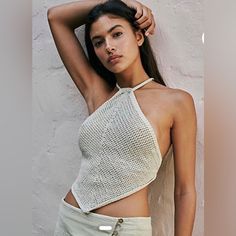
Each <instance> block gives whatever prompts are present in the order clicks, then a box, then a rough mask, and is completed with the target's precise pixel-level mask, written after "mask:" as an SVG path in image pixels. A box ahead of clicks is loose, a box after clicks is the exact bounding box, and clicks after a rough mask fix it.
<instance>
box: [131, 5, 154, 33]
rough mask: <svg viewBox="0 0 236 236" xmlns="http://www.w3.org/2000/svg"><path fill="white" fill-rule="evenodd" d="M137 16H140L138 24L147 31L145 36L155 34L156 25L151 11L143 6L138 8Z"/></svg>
mask: <svg viewBox="0 0 236 236" xmlns="http://www.w3.org/2000/svg"><path fill="white" fill-rule="evenodd" d="M136 15H138V16H140V17H139V19H138V20H137V21H136V22H137V23H138V24H139V27H140V29H145V30H146V32H145V35H146V36H148V35H149V34H154V29H155V26H156V24H155V20H154V17H153V14H152V11H151V9H149V8H147V7H145V6H142V7H140V8H137V13H136ZM136 15H135V16H136Z"/></svg>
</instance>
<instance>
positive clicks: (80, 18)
mask: <svg viewBox="0 0 236 236" xmlns="http://www.w3.org/2000/svg"><path fill="white" fill-rule="evenodd" d="M105 1H106V0H85V1H77V2H71V3H66V4H62V5H58V6H54V7H52V8H49V9H48V11H47V16H48V22H49V26H50V29H51V32H52V36H53V39H54V42H55V45H56V47H57V50H58V53H59V55H60V57H61V59H62V62H63V64H64V65H65V67H66V69H67V71H68V73H69V74H70V76H71V78H72V80H73V81H74V83H75V85H76V86H77V88H78V89H79V91H80V93H81V94H82V96H83V97H84V98H85V100H86V102H87V104H90V103H93V102H92V100H93V99H94V98H92V97H93V96H94V94H93V91H94V90H95V88H96V91H98V92H99V93H101V94H102V93H103V94H104V92H105V91H108V89H109V87H108V84H107V83H106V82H105V80H103V79H102V78H101V77H100V76H99V75H98V74H97V73H96V72H95V70H94V69H93V68H92V66H91V65H90V63H89V61H88V59H87V56H86V54H85V52H84V50H83V48H82V46H81V44H80V42H79V40H78V39H77V37H76V35H75V33H74V30H75V29H76V28H78V27H79V26H81V25H83V24H85V19H86V17H87V15H88V13H89V12H90V10H91V9H92V8H94V7H95V6H96V5H97V4H99V3H103V2H105ZM101 94H100V95H99V94H97V96H98V97H101ZM91 106H93V105H92V104H91Z"/></svg>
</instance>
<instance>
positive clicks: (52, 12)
mask: <svg viewBox="0 0 236 236" xmlns="http://www.w3.org/2000/svg"><path fill="white" fill-rule="evenodd" d="M55 11H56V8H55V7H51V8H49V9H48V10H47V18H48V21H52V20H53V19H54V18H55V15H56V14H55Z"/></svg>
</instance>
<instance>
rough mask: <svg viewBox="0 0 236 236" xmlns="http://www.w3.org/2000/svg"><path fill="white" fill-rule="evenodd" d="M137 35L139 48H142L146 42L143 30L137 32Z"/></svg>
mask: <svg viewBox="0 0 236 236" xmlns="http://www.w3.org/2000/svg"><path fill="white" fill-rule="evenodd" d="M135 34H136V40H137V44H138V46H139V47H140V46H142V44H143V42H144V36H143V33H142V31H141V30H138V31H136V32H135Z"/></svg>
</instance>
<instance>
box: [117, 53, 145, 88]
mask: <svg viewBox="0 0 236 236" xmlns="http://www.w3.org/2000/svg"><path fill="white" fill-rule="evenodd" d="M115 76H116V82H117V83H118V85H119V86H120V87H130V88H132V87H134V86H136V85H137V84H139V83H141V82H143V81H144V80H146V79H148V78H149V76H148V74H147V73H146V72H145V70H144V68H143V65H142V63H141V59H140V57H139V58H138V59H137V60H136V61H135V62H134V63H133V64H132V65H130V66H129V67H128V68H127V69H126V70H124V71H122V72H121V73H117V74H115Z"/></svg>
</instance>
